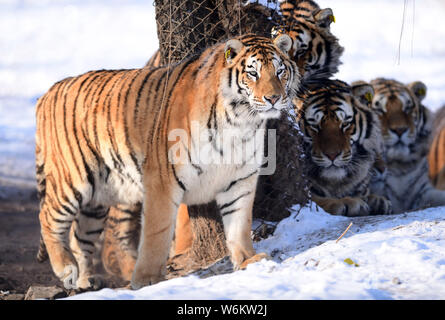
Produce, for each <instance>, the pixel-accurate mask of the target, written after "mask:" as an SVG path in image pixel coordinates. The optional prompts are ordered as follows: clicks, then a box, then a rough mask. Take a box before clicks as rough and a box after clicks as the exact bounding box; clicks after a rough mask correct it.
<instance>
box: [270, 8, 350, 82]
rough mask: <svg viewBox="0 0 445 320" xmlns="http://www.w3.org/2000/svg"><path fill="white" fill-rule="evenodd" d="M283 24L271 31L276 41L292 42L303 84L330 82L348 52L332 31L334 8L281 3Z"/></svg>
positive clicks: (292, 55)
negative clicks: (284, 38) (279, 38)
mask: <svg viewBox="0 0 445 320" xmlns="http://www.w3.org/2000/svg"><path fill="white" fill-rule="evenodd" d="M280 10H281V13H282V16H283V18H282V20H283V21H282V23H281V25H280V26H276V27H274V28H273V29H272V31H271V36H272V38H274V37H276V36H279V35H281V34H287V35H289V36H290V37H291V38H292V50H291V52H290V55H291V57H292V59H294V61H295V62H296V63H297V65H298V70H299V72H300V74H301V75H302V82H303V84H304V82H306V81H314V80H317V79H328V78H330V77H331V76H332V75H333V74H334V73H336V72H337V71H338V67H339V66H340V65H341V63H342V62H341V61H340V58H341V56H342V54H343V51H344V48H343V47H342V46H341V45H340V44H339V41H338V38H337V37H336V36H334V35H333V34H332V32H331V30H330V25H331V23H332V22H334V21H335V18H334V13H333V11H332V9H331V8H325V9H321V8H320V7H319V6H318V5H317V4H316V3H315V2H314V1H311V0H301V1H300V0H289V1H281V3H280Z"/></svg>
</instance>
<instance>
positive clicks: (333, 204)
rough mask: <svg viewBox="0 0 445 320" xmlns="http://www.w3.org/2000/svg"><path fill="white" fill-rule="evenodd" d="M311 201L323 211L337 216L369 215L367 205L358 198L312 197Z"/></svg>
mask: <svg viewBox="0 0 445 320" xmlns="http://www.w3.org/2000/svg"><path fill="white" fill-rule="evenodd" d="M312 200H314V201H315V203H316V204H317V205H319V206H320V207H322V208H323V210H324V211H326V212H328V213H330V214H333V215H337V216H347V217H356V216H365V215H368V214H369V206H368V204H367V203H366V202H365V201H364V200H363V199H361V198H358V197H344V198H338V199H337V198H323V197H318V196H314V195H313V196H312Z"/></svg>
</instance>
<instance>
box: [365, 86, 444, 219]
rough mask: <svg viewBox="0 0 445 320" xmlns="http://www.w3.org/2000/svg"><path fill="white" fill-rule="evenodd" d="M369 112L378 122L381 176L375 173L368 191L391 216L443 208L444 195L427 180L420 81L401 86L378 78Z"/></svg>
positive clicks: (426, 120) (426, 118)
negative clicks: (387, 205)
mask: <svg viewBox="0 0 445 320" xmlns="http://www.w3.org/2000/svg"><path fill="white" fill-rule="evenodd" d="M371 84H372V86H373V88H374V91H375V96H374V98H373V100H372V110H373V111H374V113H375V114H377V115H378V116H379V118H380V122H381V128H382V136H383V140H384V144H385V161H386V166H387V171H386V174H385V175H382V174H379V172H376V175H375V177H374V178H373V182H372V184H371V190H373V192H375V193H377V194H380V195H384V196H386V197H388V199H390V200H391V202H392V206H393V210H394V213H401V212H405V211H407V210H414V209H419V208H424V207H429V206H439V205H445V192H444V191H441V190H437V189H435V188H434V186H433V185H432V184H431V182H430V180H429V177H428V161H427V152H428V148H429V139H430V133H431V121H432V119H431V114H430V112H429V110H428V109H427V108H426V107H425V106H424V105H422V103H421V101H422V100H423V99H424V98H425V96H426V86H425V84H424V83H422V82H420V81H415V82H412V83H410V84H408V85H405V84H403V83H401V82H399V81H396V80H391V79H384V78H378V79H375V80H372V81H371Z"/></svg>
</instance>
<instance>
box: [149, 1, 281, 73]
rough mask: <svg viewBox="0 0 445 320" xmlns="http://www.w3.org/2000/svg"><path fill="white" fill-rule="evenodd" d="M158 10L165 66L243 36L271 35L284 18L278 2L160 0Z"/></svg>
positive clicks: (157, 18) (161, 48)
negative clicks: (247, 34) (248, 34)
mask: <svg viewBox="0 0 445 320" xmlns="http://www.w3.org/2000/svg"><path fill="white" fill-rule="evenodd" d="M155 7H156V23H157V30H158V38H159V48H160V51H161V62H162V64H163V65H166V64H168V63H169V62H170V63H173V62H178V61H181V60H182V59H184V58H185V57H187V56H189V55H191V54H194V53H197V52H200V51H202V50H203V49H205V48H207V47H209V46H211V45H213V44H215V43H217V42H219V41H221V40H224V39H228V38H230V37H233V36H237V35H240V34H245V33H252V32H253V33H256V34H260V35H264V36H269V35H270V30H271V28H272V26H274V25H277V24H278V23H279V19H280V15H279V14H278V7H277V3H276V2H275V1H270V2H267V5H262V4H260V3H259V2H258V1H254V2H249V1H247V3H246V1H245V0H244V1H241V0H156V1H155Z"/></svg>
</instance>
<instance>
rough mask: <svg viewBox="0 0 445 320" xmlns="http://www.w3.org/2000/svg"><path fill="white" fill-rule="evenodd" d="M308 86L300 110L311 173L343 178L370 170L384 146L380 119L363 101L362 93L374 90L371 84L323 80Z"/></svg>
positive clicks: (368, 94) (326, 177) (300, 123)
mask: <svg viewBox="0 0 445 320" xmlns="http://www.w3.org/2000/svg"><path fill="white" fill-rule="evenodd" d="M307 89H308V90H307V91H306V92H305V93H304V94H303V96H302V97H301V99H299V100H298V102H297V113H298V118H299V126H300V128H301V131H302V133H303V136H304V145H305V151H306V154H307V157H308V158H309V160H310V161H309V176H310V177H312V178H315V179H319V178H321V179H323V180H336V181H340V180H343V179H345V178H346V177H349V178H351V179H352V177H353V176H354V175H358V172H360V171H366V170H368V169H369V168H370V167H371V166H372V164H373V162H374V159H375V156H376V154H378V153H379V148H380V147H381V142H379V140H378V137H379V136H380V129H379V126H378V119H377V117H376V116H375V115H374V114H373V112H372V111H371V110H370V109H369V108H368V107H367V106H366V105H364V104H363V103H362V97H366V96H368V97H369V96H370V95H372V94H373V92H374V91H373V89H372V86H371V85H362V86H360V87H351V86H349V85H348V84H346V83H344V82H342V81H339V80H324V81H320V82H318V83H313V84H311V85H310V86H309V87H308V88H307Z"/></svg>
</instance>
